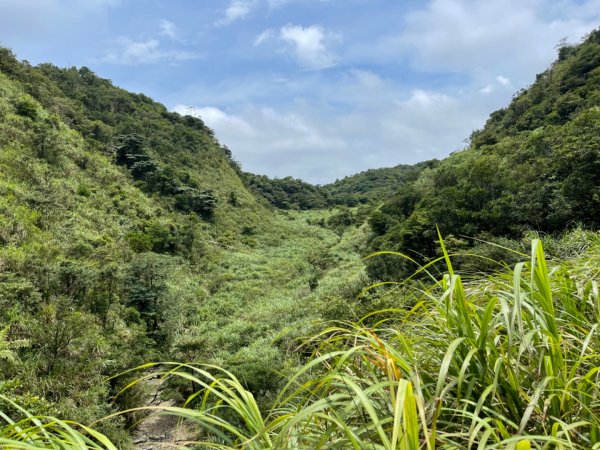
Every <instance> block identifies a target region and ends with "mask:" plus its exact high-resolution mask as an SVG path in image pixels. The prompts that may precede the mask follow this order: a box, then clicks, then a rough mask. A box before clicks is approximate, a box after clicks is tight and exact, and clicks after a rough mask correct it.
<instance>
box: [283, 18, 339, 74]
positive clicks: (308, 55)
mask: <svg viewBox="0 0 600 450" xmlns="http://www.w3.org/2000/svg"><path fill="white" fill-rule="evenodd" d="M327 37H328V36H327V35H326V33H325V30H324V29H323V28H322V27H320V26H318V25H311V26H309V27H306V28H305V27H302V26H299V25H291V24H288V25H285V26H284V27H282V28H281V30H280V32H279V38H280V39H281V40H282V41H284V42H286V43H287V44H289V45H290V46H291V49H292V51H293V53H294V56H295V58H296V60H297V61H298V63H299V64H300V65H301V66H303V67H304V68H306V69H325V68H327V67H331V66H333V65H335V63H336V59H335V57H334V56H333V55H332V54H331V53H330V52H329V50H328V49H327V46H326V45H325V40H326V38H327ZM329 37H332V38H338V37H337V36H335V35H333V34H330V35H329ZM338 39H339V38H338Z"/></svg>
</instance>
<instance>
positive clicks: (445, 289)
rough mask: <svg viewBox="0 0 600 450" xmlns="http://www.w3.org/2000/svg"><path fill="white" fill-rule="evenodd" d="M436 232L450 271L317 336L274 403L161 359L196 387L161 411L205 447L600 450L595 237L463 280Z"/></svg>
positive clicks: (537, 250)
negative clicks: (582, 248)
mask: <svg viewBox="0 0 600 450" xmlns="http://www.w3.org/2000/svg"><path fill="white" fill-rule="evenodd" d="M594 239H596V240H597V236H596V237H594ZM440 241H441V242H442V250H443V257H442V258H443V259H444V260H445V262H446V266H447V273H446V274H444V275H443V276H441V277H440V279H439V280H436V281H435V282H433V283H431V285H429V286H421V287H419V288H415V289H417V290H418V292H417V293H416V294H415V295H417V294H418V298H419V299H420V300H419V301H417V302H416V303H414V302H411V305H412V306H410V307H409V306H405V305H403V304H402V300H401V299H398V303H399V304H398V308H396V309H394V310H385V311H376V312H373V313H372V314H370V317H369V320H368V321H359V322H357V323H350V322H348V323H340V324H337V325H335V326H331V327H329V328H327V329H325V330H323V331H322V332H320V333H318V334H317V335H315V336H313V337H312V338H311V339H310V340H309V341H308V342H307V343H306V345H307V346H308V347H309V348H313V349H314V352H313V357H312V358H311V359H310V360H309V362H307V363H306V364H305V365H304V366H303V367H301V368H300V369H299V370H298V371H297V372H296V373H295V374H294V375H293V376H292V377H291V378H290V379H289V380H288V382H287V384H286V386H285V387H284V388H283V389H282V391H281V392H280V393H279V396H278V397H277V398H276V400H275V401H274V402H273V406H272V407H271V408H270V409H269V410H267V411H263V410H261V409H260V408H259V402H257V399H255V398H254V396H253V395H252V394H251V393H250V392H249V391H248V390H247V389H246V388H245V387H244V385H243V383H241V382H240V381H239V380H238V379H237V378H236V377H235V376H234V375H233V374H232V373H230V372H228V371H226V370H224V369H222V368H218V367H215V366H208V365H182V364H178V363H166V364H165V363H163V364H162V365H160V366H159V367H160V370H159V371H158V372H153V375H156V374H158V375H160V376H162V377H163V378H165V379H167V378H169V377H180V378H182V379H185V380H186V381H189V382H191V383H193V384H194V385H195V386H197V387H198V390H197V391H196V392H195V393H194V394H193V395H192V396H190V397H189V398H188V399H187V402H186V403H185V404H184V405H183V407H181V408H178V407H168V408H163V411H162V412H163V413H165V414H172V415H176V416H178V417H181V418H184V419H188V420H190V421H193V422H194V423H196V424H197V425H198V426H199V428H200V429H201V430H202V431H201V435H200V437H199V439H198V443H197V445H200V448H207V449H248V450H264V449H357V450H358V449H373V450H392V449H395V450H417V449H427V450H433V449H458V448H461V449H462V448H465V449H484V448H485V449H487V448H490V449H518V450H525V449H531V448H535V449H581V450H583V449H600V337H599V336H598V333H599V327H600V297H599V289H598V277H599V267H600V264H599V262H600V255H599V251H600V246H599V245H598V243H597V242H596V244H595V245H594V246H591V247H590V250H588V252H587V253H586V254H585V255H582V256H579V257H578V258H577V259H575V260H571V261H566V262H561V263H559V264H550V265H549V264H548V262H547V261H546V256H545V254H544V249H543V247H542V244H541V242H540V241H539V240H537V239H535V240H534V241H533V242H532V248H531V255H530V258H529V259H528V260H527V261H523V262H521V263H518V264H517V265H516V266H515V267H514V270H512V271H511V272H509V273H503V274H497V275H494V276H490V277H488V278H485V279H482V280H479V281H473V280H471V281H469V282H465V281H464V280H463V279H462V278H461V276H460V274H458V273H456V272H455V270H454V269H453V267H452V261H451V257H450V256H449V255H448V253H447V252H446V250H445V248H443V240H441V239H440ZM413 298H414V295H413ZM367 323H369V324H372V325H369V326H367V325H366V324H367ZM148 367H149V365H145V366H143V368H144V369H147V368H148ZM141 381H143V380H142V379H140V380H137V381H136V382H141ZM136 382H134V383H136ZM41 425H42V424H37V425H36V426H37V427H38V428H37V429H38V431H36V433H38V434H36V436H38V435H39V433H40V432H43V431H44V428H43V426H41ZM18 426H19V427H21V428H22V425H18ZM53 426H54V427H55V428H54V429H53V431H54V432H55V433H56V434H57V436H58V438H57V439H60V438H61V437H63V436H65V438H66V437H67V436H70V433H69V432H68V431H64V429H63V428H60V426H62V424H61V423H60V422H56V423H55V424H54V425H53ZM56 426H58V427H59V428H58V430H57V429H56ZM69 426H70V425H69ZM16 427H17V425H11V426H10V427H9V429H15V430H16ZM40 427H41V428H40ZM83 431H85V432H88V431H89V430H85V429H84V430H83ZM17 434H18V433H17ZM0 436H4V435H3V434H0ZM17 437H18V436H17ZM92 438H93V439H95V440H96V441H98V442H100V443H103V441H102V440H101V439H100V438H99V437H98V436H96V435H90V438H87V439H88V440H90V441H91V440H92ZM19 448H20V447H19ZM22 448H26V447H22ZM51 448H57V447H51ZM61 448H62V447H61ZM65 448H69V447H65ZM71 448H72V447H71ZM92 448H94V447H92ZM107 448H108V447H107Z"/></svg>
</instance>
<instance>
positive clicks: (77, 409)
mask: <svg viewBox="0 0 600 450" xmlns="http://www.w3.org/2000/svg"><path fill="white" fill-rule="evenodd" d="M321 214H322V215H324V216H323V217H324V218H323V220H321V221H319V220H317V218H314V220H313V221H311V223H310V224H309V223H308V222H307V221H306V220H305V218H304V217H296V216H284V215H281V214H278V213H276V212H274V211H271V210H269V209H266V208H265V207H263V206H261V205H260V204H259V203H258V202H257V201H256V199H255V197H254V195H253V194H252V193H250V192H249V191H248V190H247V188H246V187H245V185H244V183H243V182H242V180H241V179H240V176H239V169H238V167H237V166H236V164H235V163H234V162H233V161H232V159H231V154H230V153H229V152H228V151H227V149H226V148H224V147H221V146H220V145H219V143H218V142H217V141H216V139H215V138H214V136H213V133H212V131H211V130H210V129H208V128H207V127H205V125H204V124H203V123H202V121H200V120H198V119H194V118H191V117H182V116H180V115H178V114H173V113H169V112H168V111H166V109H165V108H164V106H162V105H160V104H158V103H155V102H153V101H151V100H150V99H148V98H147V97H145V96H143V95H137V94H131V93H128V92H126V91H123V90H121V89H118V88H116V87H114V86H112V85H111V83H110V82H109V81H107V80H103V79H100V78H98V77H96V76H95V75H94V74H92V73H91V72H90V71H89V70H87V69H85V68H83V69H79V70H77V69H74V68H72V69H66V70H63V69H58V68H56V67H53V66H50V65H42V66H39V67H31V66H29V65H28V64H26V63H20V62H18V61H17V60H16V59H15V58H14V57H13V55H12V54H11V53H10V52H9V51H7V50H0V243H1V246H0V331H2V333H0V339H2V342H0V344H1V345H0V348H2V349H4V348H5V347H6V348H8V349H9V350H7V352H6V353H2V356H1V357H0V395H7V396H9V397H10V398H11V399H13V400H16V401H17V402H18V403H20V404H22V405H23V406H25V407H27V408H28V409H29V410H30V411H31V412H33V413H36V414H37V413H52V414H55V415H58V416H62V417H76V418H77V419H78V420H79V421H81V422H91V421H93V420H95V419H97V418H99V417H102V416H104V415H106V414H108V413H109V412H111V411H112V410H113V408H115V407H118V406H120V407H122V408H124V407H128V406H132V405H135V404H136V402H137V400H136V396H135V395H130V396H124V397H120V398H119V401H118V403H117V404H112V403H111V401H110V400H111V396H112V394H114V392H115V389H116V388H117V387H118V386H117V384H115V383H116V382H108V381H107V378H108V377H109V376H110V375H114V374H115V373H118V372H120V371H122V370H125V369H128V368H130V367H133V366H135V365H136V364H139V363H142V362H145V361H148V360H151V359H154V358H159V357H160V358H164V359H181V360H185V361H203V362H213V363H219V364H224V365H226V366H227V367H229V368H231V369H232V370H234V371H235V373H237V374H238V375H239V376H240V377H241V378H242V379H244V380H246V383H247V386H248V387H250V388H252V389H253V390H255V391H256V392H259V391H260V392H261V393H262V396H263V398H264V399H265V401H267V399H268V390H269V389H272V388H274V387H275V386H276V385H277V383H278V382H279V381H280V378H279V377H278V376H276V375H274V374H275V373H276V372H281V370H280V369H281V367H280V365H284V366H285V365H292V364H293V362H292V360H293V358H292V357H293V355H292V354H291V349H292V348H293V347H294V345H295V344H294V339H295V338H296V337H298V336H299V335H301V334H303V333H304V332H306V330H307V329H308V328H310V323H312V322H313V321H315V320H318V319H320V318H321V317H323V316H324V315H327V314H328V311H329V306H328V305H324V304H321V303H319V301H318V300H317V292H326V293H327V295H329V296H330V297H332V298H334V297H335V298H337V297H338V296H339V295H342V294H339V293H338V291H340V292H342V291H344V289H345V286H342V285H343V284H345V283H344V280H343V278H341V277H340V278H335V279H329V278H328V276H329V275H328V274H329V271H330V270H333V267H334V266H336V265H338V264H341V263H342V262H348V263H349V262H350V261H353V262H352V263H351V264H350V263H349V265H348V267H347V268H346V269H342V273H346V274H351V273H356V274H357V276H358V277H359V278H360V277H361V275H360V273H362V271H363V264H362V263H360V261H359V258H358V254H357V253H356V249H358V248H359V247H362V246H364V243H365V242H366V238H367V236H366V233H364V232H363V233H361V234H358V235H357V234H356V233H352V234H350V235H349V237H348V238H340V236H339V235H338V234H337V233H335V232H333V231H332V230H329V229H327V228H325V227H323V226H320V225H318V224H317V223H323V222H324V220H325V219H326V216H327V214H328V213H321ZM363 230H364V228H363ZM348 239H350V240H355V241H356V242H357V243H356V244H352V246H351V247H352V249H350V248H346V249H345V250H344V251H343V252H340V251H339V250H338V248H339V246H340V245H346V244H340V242H342V243H343V242H346V241H348ZM361 243H362V244H361ZM337 270H339V269H337ZM336 273H337V274H338V275H339V273H340V272H339V271H338V272H336ZM320 284H323V285H324V286H327V288H326V290H324V289H325V288H324V287H321V286H320ZM358 289H360V288H358ZM309 305H311V306H309ZM11 343H12V344H11ZM10 349H12V350H10ZM188 388H189V386H186V387H185V389H188ZM182 389H183V388H182ZM121 425H122V423H121V421H120V420H117V419H115V420H113V421H109V422H106V423H103V425H102V427H103V430H104V431H107V432H109V434H111V436H112V437H113V438H115V439H116V440H118V441H119V442H121V445H123V446H125V445H126V443H125V442H126V440H127V438H126V436H125V435H123V433H122V432H121V431H120V427H121Z"/></svg>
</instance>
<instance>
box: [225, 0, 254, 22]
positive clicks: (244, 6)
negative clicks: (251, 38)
mask: <svg viewBox="0 0 600 450" xmlns="http://www.w3.org/2000/svg"><path fill="white" fill-rule="evenodd" d="M254 6H256V0H231V1H230V3H229V6H228V7H227V8H226V9H225V12H224V16H223V17H222V18H221V19H220V20H218V21H217V22H216V23H215V25H216V26H225V25H229V24H232V23H233V22H236V21H238V20H242V19H245V18H246V17H248V15H249V14H250V12H252V9H253V8H254Z"/></svg>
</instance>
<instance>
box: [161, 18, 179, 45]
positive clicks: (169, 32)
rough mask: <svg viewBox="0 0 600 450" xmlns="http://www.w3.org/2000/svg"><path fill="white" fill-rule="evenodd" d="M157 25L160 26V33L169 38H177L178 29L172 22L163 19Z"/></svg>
mask: <svg viewBox="0 0 600 450" xmlns="http://www.w3.org/2000/svg"><path fill="white" fill-rule="evenodd" d="M158 25H159V27H160V33H159V34H160V35H162V36H166V37H168V38H169V39H171V40H177V39H178V38H179V30H178V29H177V26H176V25H175V24H174V23H173V22H169V21H168V20H165V19H163V20H161V21H160V23H159V24H158Z"/></svg>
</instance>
